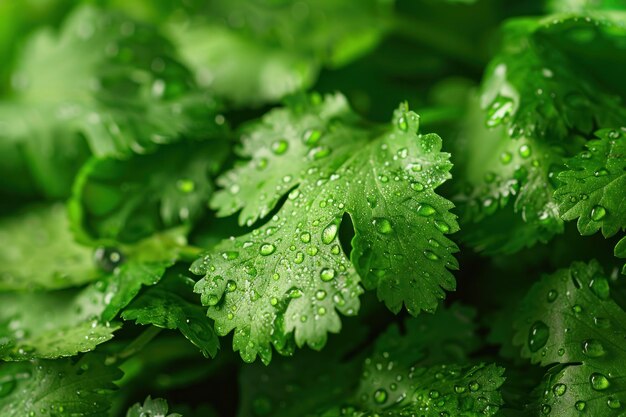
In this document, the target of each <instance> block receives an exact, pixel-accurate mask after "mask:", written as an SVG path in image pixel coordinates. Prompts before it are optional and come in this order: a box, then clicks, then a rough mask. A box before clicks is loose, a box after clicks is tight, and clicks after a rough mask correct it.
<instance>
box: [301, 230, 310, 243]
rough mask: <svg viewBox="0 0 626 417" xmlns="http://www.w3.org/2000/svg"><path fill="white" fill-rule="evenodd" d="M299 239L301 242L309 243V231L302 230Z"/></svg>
mask: <svg viewBox="0 0 626 417" xmlns="http://www.w3.org/2000/svg"><path fill="white" fill-rule="evenodd" d="M300 240H301V241H302V243H309V242H310V241H311V234H310V233H309V232H304V233H302V234H301V235H300Z"/></svg>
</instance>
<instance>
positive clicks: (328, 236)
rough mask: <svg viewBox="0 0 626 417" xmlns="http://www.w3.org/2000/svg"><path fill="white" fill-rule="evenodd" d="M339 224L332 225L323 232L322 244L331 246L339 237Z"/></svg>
mask: <svg viewBox="0 0 626 417" xmlns="http://www.w3.org/2000/svg"><path fill="white" fill-rule="evenodd" d="M337 229H338V227H337V223H331V224H329V225H328V226H326V228H325V229H324V230H323V231H322V242H323V243H325V244H327V245H329V244H330V243H332V241H333V240H335V237H336V236H337Z"/></svg>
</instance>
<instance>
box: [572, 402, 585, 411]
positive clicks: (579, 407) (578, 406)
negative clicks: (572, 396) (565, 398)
mask: <svg viewBox="0 0 626 417" xmlns="http://www.w3.org/2000/svg"><path fill="white" fill-rule="evenodd" d="M586 406H587V403H586V402H584V401H576V404H574V407H576V409H577V410H578V411H583V410H584V409H585V407H586Z"/></svg>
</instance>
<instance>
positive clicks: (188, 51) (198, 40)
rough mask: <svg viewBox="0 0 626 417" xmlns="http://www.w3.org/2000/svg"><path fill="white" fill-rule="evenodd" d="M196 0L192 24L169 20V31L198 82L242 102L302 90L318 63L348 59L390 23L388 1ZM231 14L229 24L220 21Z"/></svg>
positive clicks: (360, 52) (191, 12) (342, 62)
mask: <svg viewBox="0 0 626 417" xmlns="http://www.w3.org/2000/svg"><path fill="white" fill-rule="evenodd" d="M200 4H201V7H192V8H191V9H190V10H189V11H188V15H189V16H190V17H191V19H189V20H191V23H190V22H189V20H183V21H182V22H174V23H173V24H172V25H170V30H169V33H170V35H171V36H172V38H173V39H174V42H175V43H176V45H177V46H178V48H179V49H180V51H181V55H182V56H183V57H184V59H185V62H186V63H187V64H188V65H189V67H190V68H193V69H194V71H195V72H196V78H197V81H198V83H199V84H200V85H201V86H205V87H210V88H211V89H212V90H213V91H215V92H216V93H217V94H219V95H220V96H223V97H226V98H228V99H229V100H231V101H233V102H234V103H236V104H239V105H242V104H244V105H245V104H260V103H264V102H271V101H276V100H278V99H280V98H281V97H283V96H285V95H287V94H289V93H293V92H297V91H299V90H305V89H307V88H308V87H310V86H311V85H312V84H313V82H314V81H315V79H316V78H317V74H318V72H319V70H320V67H322V66H325V65H326V66H330V67H337V66H341V65H345V64H346V63H348V62H350V61H352V60H354V59H356V58H357V57H359V56H361V55H363V54H364V53H366V52H368V51H369V50H371V49H373V48H374V46H376V44H377V43H378V42H379V40H380V39H381V38H382V36H383V35H384V33H385V32H386V31H387V29H388V27H389V21H390V15H391V11H392V5H393V1H385V0H363V1H360V2H358V3H354V2H353V1H349V0H316V1H312V0H304V1H300V2H293V1H284V2H273V3H272V4H271V5H266V4H261V3H259V2H250V1H246V0H217V1H212V2H210V3H204V2H202V3H200ZM233 16H235V17H234V19H236V22H234V24H233V23H230V24H228V25H227V24H224V23H225V21H228V22H233V20H232V19H233ZM346 16H350V18H349V19H346Z"/></svg>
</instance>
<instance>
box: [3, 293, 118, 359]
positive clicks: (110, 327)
mask: <svg viewBox="0 0 626 417" xmlns="http://www.w3.org/2000/svg"><path fill="white" fill-rule="evenodd" d="M0 303H1V304H2V309H0V358H1V359H2V360H26V359H32V358H44V359H54V358H59V357H66V356H73V355H76V354H77V353H80V352H88V351H91V350H93V349H95V347H96V346H97V345H99V344H101V343H104V342H106V341H107V340H110V339H111V338H112V337H113V332H115V331H116V330H118V329H119V328H120V326H119V324H117V323H109V322H107V321H106V320H102V319H101V317H102V312H103V310H104V309H105V307H106V295H105V293H104V292H101V291H99V290H98V288H97V286H96V285H93V286H90V287H87V288H86V289H84V290H80V291H75V290H65V291H56V292H49V293H24V294H0Z"/></svg>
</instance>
